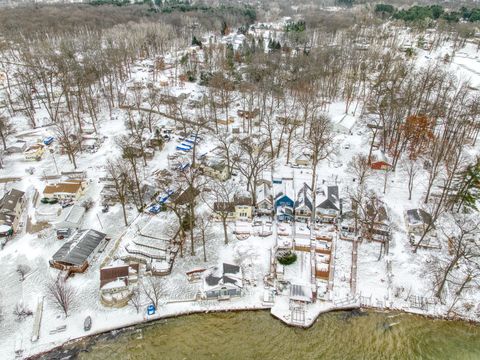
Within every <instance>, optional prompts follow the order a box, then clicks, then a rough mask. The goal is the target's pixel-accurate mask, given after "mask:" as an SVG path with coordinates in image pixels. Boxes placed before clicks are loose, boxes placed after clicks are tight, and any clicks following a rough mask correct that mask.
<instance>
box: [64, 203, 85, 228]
mask: <svg viewBox="0 0 480 360" xmlns="http://www.w3.org/2000/svg"><path fill="white" fill-rule="evenodd" d="M84 214H85V208H84V207H83V206H78V205H73V206H71V207H69V208H67V211H66V213H65V217H64V218H63V221H66V222H69V223H73V224H80V222H81V221H82V219H83V215H84Z"/></svg>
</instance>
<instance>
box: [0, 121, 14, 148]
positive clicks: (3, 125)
mask: <svg viewBox="0 0 480 360" xmlns="http://www.w3.org/2000/svg"><path fill="white" fill-rule="evenodd" d="M12 130H13V126H12V123H11V122H10V120H9V118H8V117H7V116H6V115H4V114H1V113H0V139H1V140H2V144H3V150H7V136H8V135H10V134H11V133H12Z"/></svg>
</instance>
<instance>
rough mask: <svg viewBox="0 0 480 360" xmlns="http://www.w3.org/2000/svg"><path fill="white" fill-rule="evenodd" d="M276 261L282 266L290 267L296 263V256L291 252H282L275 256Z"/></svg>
mask: <svg viewBox="0 0 480 360" xmlns="http://www.w3.org/2000/svg"><path fill="white" fill-rule="evenodd" d="M277 260H278V262H279V263H280V264H282V265H291V264H293V263H294V262H295V261H297V254H295V253H294V252H292V251H286V252H282V253H280V254H278V255H277Z"/></svg>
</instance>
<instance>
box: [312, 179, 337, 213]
mask: <svg viewBox="0 0 480 360" xmlns="http://www.w3.org/2000/svg"><path fill="white" fill-rule="evenodd" d="M339 202H340V198H339V196H338V186H337V185H333V186H322V187H320V188H319V189H318V190H317V204H318V205H317V209H330V210H336V211H339V210H340V209H339V207H340V205H339Z"/></svg>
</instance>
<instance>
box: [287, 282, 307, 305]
mask: <svg viewBox="0 0 480 360" xmlns="http://www.w3.org/2000/svg"><path fill="white" fill-rule="evenodd" d="M290 299H291V300H297V301H304V302H311V301H312V289H310V287H309V286H305V285H297V284H292V285H291V286H290Z"/></svg>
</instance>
